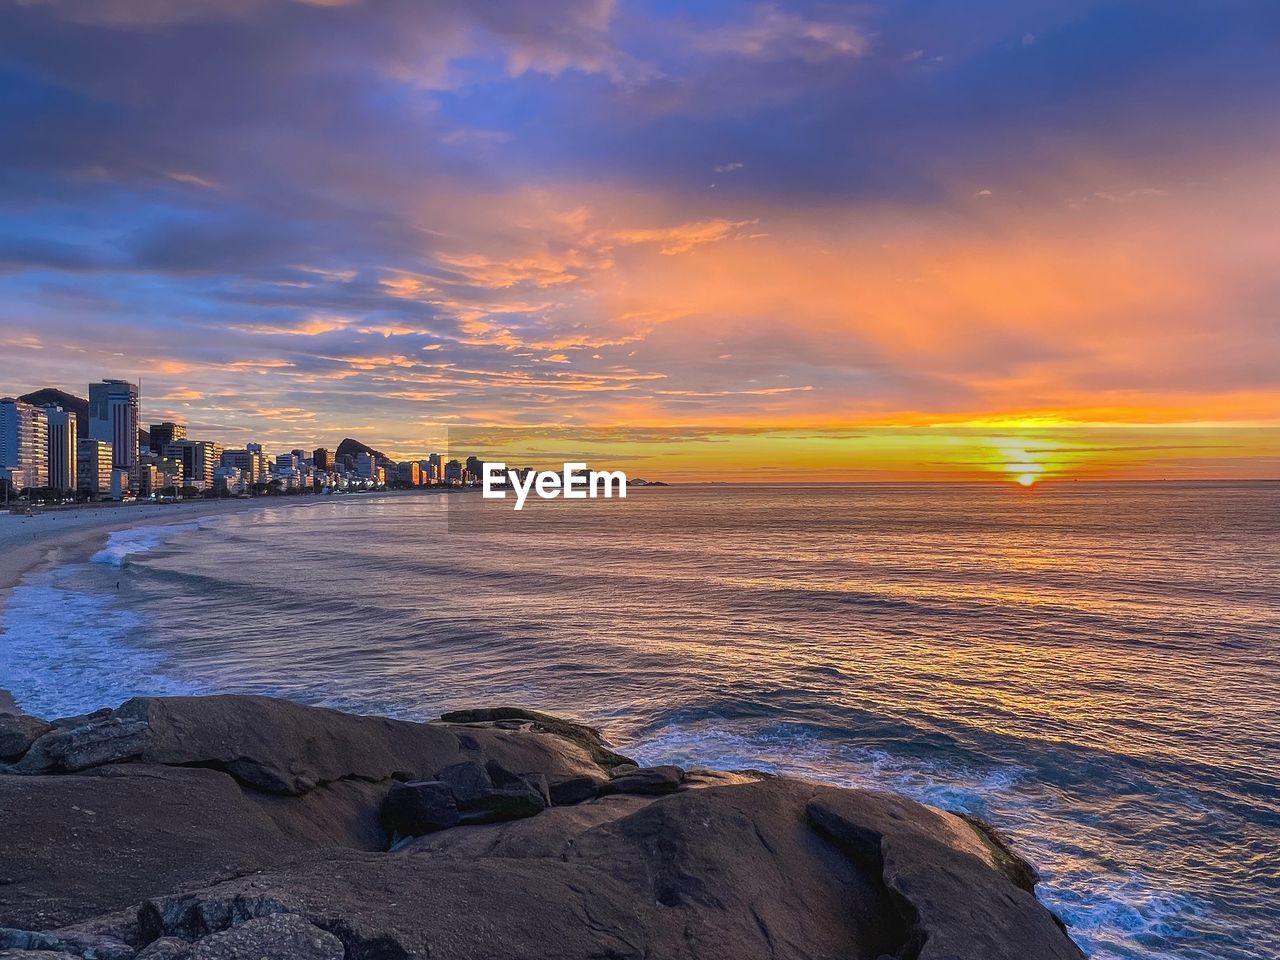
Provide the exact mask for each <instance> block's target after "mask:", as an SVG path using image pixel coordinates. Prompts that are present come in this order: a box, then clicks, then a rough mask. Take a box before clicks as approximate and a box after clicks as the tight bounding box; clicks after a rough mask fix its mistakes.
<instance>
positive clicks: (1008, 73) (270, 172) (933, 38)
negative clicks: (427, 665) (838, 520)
mask: <svg viewBox="0 0 1280 960" xmlns="http://www.w3.org/2000/svg"><path fill="white" fill-rule="evenodd" d="M532 9H533V8H531V7H529V6H528V5H521V4H510V3H505V2H502V3H494V4H485V5H470V4H462V3H454V2H443V3H437V4H429V5H428V4H411V3H405V2H373V0H369V2H336V0H328V2H324V3H321V2H296V3H287V4H272V3H266V2H261V0H237V2H234V3H231V2H217V0H200V2H193V3H188V4H182V5H163V4H151V3H136V2H129V0H47V2H41V3H30V4H21V5H18V6H16V7H15V6H8V7H7V8H6V9H5V11H4V14H3V17H4V23H5V27H6V29H5V30H3V31H0V63H3V64H4V68H5V72H4V77H3V80H2V81H0V82H2V83H3V84H4V86H5V88H6V89H7V91H8V92H9V94H10V96H8V97H6V98H3V101H2V103H3V105H0V115H2V116H3V117H4V123H5V129H6V130H7V131H10V135H9V136H7V138H6V139H7V141H8V142H7V144H6V147H5V149H4V150H3V151H2V152H0V205H2V206H3V209H4V210H5V213H6V221H7V223H6V226H5V228H4V229H3V231H0V293H2V294H3V297H2V298H0V353H2V354H3V355H4V357H5V358H6V359H7V360H9V361H10V362H9V363H8V364H7V369H6V371H5V374H4V380H5V383H4V385H3V388H4V392H5V393H6V394H12V395H15V396H17V395H20V394H24V393H27V392H29V391H32V390H36V389H40V388H44V387H61V388H64V389H68V390H69V391H70V392H73V393H78V392H79V390H81V389H83V387H82V385H83V384H86V383H88V382H90V381H91V380H97V379H100V378H101V377H103V376H108V377H118V378H121V379H125V380H129V381H135V380H137V379H139V378H141V379H142V381H143V382H144V385H145V390H146V392H147V397H148V401H147V403H148V408H149V412H148V413H147V417H148V418H150V419H154V420H157V421H159V420H165V419H173V420H180V421H183V422H185V423H187V424H189V425H190V428H191V431H192V434H193V435H208V436H218V437H221V438H225V442H227V443H228V444H236V443H244V442H249V441H251V440H258V441H260V442H263V443H265V444H268V445H270V446H272V447H273V448H276V449H284V448H288V447H289V446H290V445H304V446H307V447H308V448H310V447H311V446H318V445H322V444H326V443H327V444H334V443H336V440H337V439H339V438H342V437H345V436H350V437H355V438H358V439H360V440H361V441H363V442H365V443H368V444H369V445H370V446H373V447H376V448H378V449H380V450H384V451H385V452H387V453H388V454H390V455H392V456H394V457H397V458H399V457H408V456H410V455H419V454H424V453H425V452H428V451H430V450H432V449H435V448H440V447H442V446H443V445H444V442H445V441H446V440H447V438H448V437H449V436H454V437H455V438H456V437H459V436H460V437H464V438H465V439H466V442H467V445H469V446H473V447H474V446H477V445H480V444H481V443H482V442H485V441H491V442H492V444H491V445H495V446H502V445H504V444H506V445H509V446H514V447H516V448H518V449H519V450H521V451H522V452H524V453H527V454H528V455H530V456H542V455H543V454H546V455H547V456H546V457H545V458H544V459H548V460H554V459H557V457H556V455H557V454H559V453H562V452H563V453H566V454H571V455H574V456H577V455H582V456H585V457H588V458H590V459H592V460H595V461H599V462H600V463H602V464H613V465H617V466H623V467H625V468H626V469H628V471H630V472H635V473H637V474H639V475H645V476H647V475H653V476H655V477H660V478H662V479H670V480H698V479H731V480H750V479H762V480H767V479H771V478H784V477H785V478H787V479H811V480H858V479H868V480H877V479H938V480H972V479H981V478H1005V479H1018V478H1027V477H1029V478H1031V480H1032V481H1035V480H1039V479H1052V478H1064V479H1094V478H1135V479H1165V478H1170V479H1176V478H1188V477H1190V478H1197V477H1198V478H1205V477H1224V478H1233V477H1234V478H1276V477H1280V440H1278V438H1280V317H1277V310H1278V309H1280V307H1278V305H1277V298H1278V296H1280V292H1278V291H1277V289H1276V286H1275V280H1274V278H1275V276H1276V275H1277V271H1278V270H1280V263H1278V260H1280V258H1278V257H1277V254H1276V251H1277V250H1280V237H1278V236H1277V230H1278V228H1277V227H1276V224H1277V223H1280V217H1277V214H1280V175H1278V174H1277V173H1276V168H1275V164H1274V161H1273V158H1274V156H1275V153H1276V149H1277V147H1280V142H1278V141H1280V133H1278V132H1277V131H1280V124H1277V123H1275V121H1276V119H1278V118H1277V112H1278V110H1277V106H1276V104H1277V102H1278V98H1277V93H1280V67H1277V65H1276V61H1275V58H1274V56H1273V55H1272V53H1273V52H1272V51H1271V50H1270V47H1269V44H1268V39H1267V38H1268V37H1273V36H1275V35H1276V32H1277V31H1280V10H1277V8H1275V6H1274V5H1268V4H1265V3H1261V2H1252V3H1250V2H1229V3H1227V4H1225V5H1168V4H1157V3H1109V4H1084V5H1082V4H1068V3H1063V2H1057V0H1036V2H1032V3H1026V4H1019V5H1015V6H1014V7H1010V6H1009V5H1007V4H1003V3H996V2H994V0H992V2H985V0H984V2H979V3H977V4H973V5H967V6H965V8H964V9H960V8H957V7H954V6H951V7H948V6H947V5H927V4H915V5H901V4H888V3H868V4H859V5H856V6H853V5H839V4H828V3H816V2H815V3H808V2H787V3H761V4H727V3H708V4H699V5H697V7H696V8H690V9H685V8H684V7H682V5H678V4H669V3H665V2H662V3H660V2H647V3H639V2H617V3H613V2H607V0H556V2H553V3H548V4H545V5H539V6H538V7H537V10H536V12H531V10H532ZM192 65H198V68H197V67H195V66H192ZM485 445H490V444H488V443H485ZM509 459H516V460H518V459H519V455H516V456H513V457H510V458H509Z"/></svg>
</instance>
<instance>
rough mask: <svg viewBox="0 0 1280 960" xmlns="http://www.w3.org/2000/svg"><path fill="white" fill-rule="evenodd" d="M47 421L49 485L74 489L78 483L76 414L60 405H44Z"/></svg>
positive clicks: (58, 488) (62, 488)
mask: <svg viewBox="0 0 1280 960" xmlns="http://www.w3.org/2000/svg"><path fill="white" fill-rule="evenodd" d="M44 413H45V418H46V419H47V421H48V431H49V439H48V443H47V445H46V449H47V450H48V455H47V461H48V464H49V486H51V487H53V488H54V489H55V490H75V489H76V487H77V484H78V483H79V477H78V476H77V475H76V452H77V451H76V441H77V440H78V439H79V438H78V436H77V434H76V415H75V414H74V413H72V412H71V411H69V410H63V409H62V408H61V407H45V408H44Z"/></svg>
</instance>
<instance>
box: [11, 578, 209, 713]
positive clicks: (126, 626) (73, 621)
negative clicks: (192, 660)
mask: <svg viewBox="0 0 1280 960" xmlns="http://www.w3.org/2000/svg"><path fill="white" fill-rule="evenodd" d="M65 576H66V571H52V572H47V573H43V574H39V575H37V576H35V577H29V578H28V579H27V580H25V581H24V582H23V583H21V584H20V585H19V586H18V587H16V588H15V589H14V590H13V593H12V594H11V595H10V598H9V602H8V604H7V606H6V607H5V610H4V613H3V617H2V618H0V678H2V679H3V686H5V687H7V688H8V689H9V690H10V691H12V693H13V695H14V697H15V698H16V699H17V701H18V704H19V705H20V706H21V707H22V708H23V709H24V710H26V711H27V712H29V713H33V714H35V715H37V716H45V717H57V716H71V715H74V714H78V713H85V712H87V711H90V710H95V709H97V708H99V707H103V706H118V705H119V704H120V703H121V702H123V701H124V700H127V699H128V698H129V697H133V696H140V695H143V694H151V695H174V694H182V693H196V692H199V691H198V689H197V688H196V687H195V686H194V685H193V684H189V683H183V682H181V681H179V680H176V679H174V678H172V677H169V676H166V675H165V674H163V673H161V672H160V671H159V668H160V666H161V664H162V663H163V662H164V660H165V658H164V656H163V655H162V654H160V653H159V652H157V651H154V650H148V649H145V648H143V647H140V646H138V645H136V641H137V639H138V632H139V627H140V618H139V617H138V616H137V615H136V614H134V613H131V612H130V611H128V610H125V609H122V608H121V607H120V605H119V604H117V603H116V602H115V600H114V597H111V596H108V595H105V594H100V593H94V592H87V591H80V590H76V589H72V588H71V587H69V586H68V585H67V584H66V583H65V579H64V578H65Z"/></svg>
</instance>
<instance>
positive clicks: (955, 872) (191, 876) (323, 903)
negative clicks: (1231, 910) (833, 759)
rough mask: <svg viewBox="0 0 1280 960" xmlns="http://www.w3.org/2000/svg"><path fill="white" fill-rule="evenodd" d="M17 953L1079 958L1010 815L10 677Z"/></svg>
mask: <svg viewBox="0 0 1280 960" xmlns="http://www.w3.org/2000/svg"><path fill="white" fill-rule="evenodd" d="M0 761H3V762H2V763H0V809H3V810H4V811H5V826H4V840H3V851H4V852H3V856H0V928H2V929H0V957H3V958H5V960H69V958H82V960H187V958H190V960H219V958H221V960H233V958H251V960H258V958H263V957H265V958H272V960H275V958H302V960H340V958H347V960H359V958H387V960H403V958H432V960H521V958H527V960H548V958H561V960H578V958H581V960H586V958H619V960H620V958H636V960H640V958H650V960H681V958H689V960H692V958H724V960H751V958H774V960H784V958H796V960H799V958H837V957H839V958H850V960H858V958H867V960H884V958H895V960H943V958H972V960H1039V958H1046V960H1049V958H1053V960H1068V958H1070V960H1080V958H1081V957H1082V956H1083V954H1082V953H1081V952H1080V951H1079V949H1077V947H1076V946H1075V944H1074V943H1073V942H1072V941H1071V940H1070V938H1069V937H1068V936H1067V935H1066V933H1065V931H1064V929H1063V927H1062V925H1061V924H1060V922H1059V921H1058V920H1057V918H1055V917H1054V916H1053V914H1052V913H1050V912H1049V910H1047V909H1046V908H1045V907H1044V906H1043V905H1041V904H1040V902H1039V901H1037V899H1036V897H1035V895H1034V886H1035V875H1034V872H1033V871H1032V869H1031V868H1030V866H1029V865H1028V864H1027V863H1026V862H1025V861H1024V860H1023V859H1022V858H1021V857H1019V856H1018V855H1017V854H1016V853H1015V852H1013V851H1012V850H1011V849H1010V848H1009V846H1008V845H1007V844H1006V843H1005V842H1004V841H1003V840H1002V839H1001V838H1000V837H999V836H998V835H997V834H996V832H995V831H994V830H992V829H991V828H990V827H988V826H986V825H984V824H982V823H980V822H978V821H976V820H973V819H969V818H966V817H961V816H958V815H955V814H951V813H945V812H942V811H939V810H936V809H933V808H930V807H926V806H923V805H921V804H919V803H915V802H913V801H911V800H907V799H905V798H903V797H900V796H896V795H894V794H889V793H877V792H871V791H863V790H846V789H840V788H836V787H830V786H823V785H820V784H816V783H809V782H804V781H800V780H792V779H785V778H777V777H768V776H765V775H763V774H759V773H753V772H737V773H726V772H719V771H712V770H703V769H682V768H679V767H675V766H658V767H647V768H646V767H641V766H638V765H637V764H636V763H634V762H633V761H631V760H630V759H628V758H627V757H625V756H622V755H620V754H619V753H617V752H615V751H614V750H613V749H612V748H610V746H609V745H608V744H606V743H605V742H604V740H603V739H602V738H601V736H600V734H599V732H598V731H596V730H595V729H594V728H592V727H589V726H584V725H582V724H579V723H575V722H572V721H569V720H564V719H560V718H558V717H554V716H550V715H547V714H543V713H537V712H533V711H528V710H522V709H518V708H511V707H502V708H494V709H476V710H464V711H459V712H455V713H450V714H446V715H445V716H444V717H442V718H440V720H438V721H433V722H430V723H411V722H406V721H400V720H391V719H386V718H382V717H365V716H354V715H350V714H345V713H340V712H337V711H334V710H327V709H321V708H316V707H307V706H301V705H299V704H295V703H291V702H286V701H282V700H274V699H270V698H265V697H243V696H210V697H176V698H140V699H134V700H130V701H128V702H127V703H125V704H124V705H123V706H121V707H119V708H117V709H104V710H100V711H98V712H96V713H93V714H89V715H86V716H79V717H70V718H65V719H61V720H53V721H46V720H41V719H37V718H34V717H29V716H25V715H23V714H21V713H20V712H19V710H18V705H15V704H14V703H13V702H12V700H6V699H5V698H4V697H3V696H0Z"/></svg>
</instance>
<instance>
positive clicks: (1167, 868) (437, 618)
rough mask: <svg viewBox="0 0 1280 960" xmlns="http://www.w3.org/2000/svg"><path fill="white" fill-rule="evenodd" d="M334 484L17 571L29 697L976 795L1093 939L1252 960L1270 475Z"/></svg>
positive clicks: (1257, 908)
mask: <svg viewBox="0 0 1280 960" xmlns="http://www.w3.org/2000/svg"><path fill="white" fill-rule="evenodd" d="M501 507H502V505H501V504H498V505H497V507H496V508H495V507H494V505H493V504H492V503H486V502H483V501H481V500H480V498H479V497H478V496H475V495H471V494H460V495H443V494H422V495H405V496H394V497H390V496H389V497H382V498H335V499H324V500H322V501H316V502H313V503H311V504H310V505H308V506H304V507H298V508H294V507H289V508H276V507H268V508H266V509H254V510H250V511H246V512H244V513H238V514H230V515H225V516H220V517H218V518H216V519H212V520H206V521H199V522H188V523H184V524H179V525H175V526H172V527H168V528H145V529H141V530H133V531H127V532H124V533H119V534H114V535H112V536H111V538H110V541H109V543H108V545H107V547H106V548H105V549H104V550H103V551H102V552H100V553H99V554H98V555H97V556H96V557H95V558H94V562H91V563H88V564H83V565H78V566H75V567H69V568H63V569H61V570H57V571H46V572H42V573H39V574H36V575H34V576H32V577H29V578H28V579H27V581H25V582H24V584H23V585H22V586H20V587H19V588H18V589H17V590H16V591H15V592H14V594H13V596H12V598H11V601H10V603H9V605H8V607H7V608H6V610H5V611H4V614H3V622H2V624H0V630H2V631H3V632H2V633H0V678H3V679H2V680H0V686H6V687H9V688H10V689H12V690H13V692H14V693H15V695H16V696H17V698H18V700H19V702H20V703H23V704H25V705H26V707H27V708H28V709H29V710H31V711H32V712H35V713H42V714H46V715H54V714H69V713H75V712H81V711H84V710H88V709H92V708H94V707H97V706H101V705H104V704H115V703H118V702H120V701H121V700H122V699H124V698H126V697H128V696H132V695H135V694H140V693H159V694H171V693H183V692H192V693H197V692H219V691H234V692H253V693H266V694H274V695H278V696H284V697H290V698H293V699H296V700H300V701H304V702H308V703H318V704H326V705H330V706H335V707H340V708H343V709H347V710H355V711H360V712H368V713H386V714H393V715H396V716H402V717H407V718H429V717H433V716H436V715H438V714H439V713H440V712H441V711H443V710H446V709H450V708H456V707H462V706H468V705H483V704H496V703H500V702H501V703H512V704H520V705H526V706H530V707H536V708H541V709H546V710H550V711H553V712H559V713H563V714H567V715H572V716H576V717H580V718H582V719H585V720H588V721H591V722H593V723H597V724H599V725H601V726H602V727H603V728H604V729H605V731H606V733H607V734H608V736H609V737H610V738H611V739H612V740H613V741H614V742H615V743H616V744H618V745H619V746H620V747H622V748H623V749H624V750H626V751H628V752H630V753H631V754H633V755H635V756H637V757H638V758H640V759H641V760H642V761H644V762H662V761H671V762H676V763H684V764H701V765H709V766H717V767H722V768H741V767H754V768H758V769H765V770H770V771H777V772H783V773H790V774H795V775H798V776H804V777H809V778H813V779H816V780H823V781H829V782H833V783H840V784H849V785H858V786H879V787H884V788H889V789H894V790H899V791H902V792H904V793H907V794H909V795H911V796H913V797H917V798H919V799H921V800H924V801H927V802H929V803H933V804H937V805H938V806H942V807H946V808H949V809H955V810H963V811H966V812H971V813H975V814H978V815H980V816H983V817H985V818H987V819H989V820H991V821H992V822H994V823H996V824H997V825H998V826H999V827H1000V828H1001V829H1002V830H1004V831H1005V832H1006V833H1007V834H1009V835H1010V836H1011V837H1012V838H1013V840H1014V841H1015V842H1016V843H1017V845H1018V846H1019V847H1020V848H1021V849H1022V850H1023V851H1024V852H1025V853H1026V854H1027V855H1028V856H1029V857H1030V858H1031V859H1032V860H1033V862H1034V863H1035V865H1036V866H1037V868H1038V869H1039V870H1040V872H1041V874H1042V885H1041V887H1040V888H1039V893H1040V895H1041V897H1042V898H1043V899H1044V900H1045V901H1046V902H1047V903H1048V904H1049V905H1050V906H1051V907H1052V908H1053V909H1054V910H1056V911H1057V912H1058V913H1059V914H1060V915H1062V916H1063V917H1064V919H1065V920H1066V921H1067V922H1068V923H1069V924H1070V926H1071V932H1072V935H1073V936H1074V937H1075V938H1076V940H1077V941H1078V942H1079V943H1080V944H1081V945H1082V946H1083V947H1084V948H1085V949H1086V951H1087V952H1089V953H1090V954H1092V955H1093V956H1095V957H1100V958H1182V960H1191V958H1205V960H1207V958H1215V960H1243V958H1251V960H1272V958H1275V957H1277V956H1280V866H1278V860H1280V856H1278V854H1280V657H1278V656H1277V652H1278V650H1280V646H1278V641H1280V485H1278V484H1266V483H1257V484H1249V483H1236V484H1225V483H1224V484H1213V483H1195V484H1174V483H1166V484H1065V483H1064V484H1055V485H1042V486H1037V487H1033V488H1031V489H1029V490H1024V489H1021V488H1012V487H1003V486H995V485H987V486H936V485H935V486H929V485H886V486H871V485H858V486H847V487H727V486H714V487H669V488H640V489H632V490H631V491H629V496H628V498H627V499H626V500H618V501H587V502H585V503H584V502H569V503H566V502H563V501H558V502H538V503H536V504H531V505H530V506H529V508H528V509H526V510H525V511H523V512H522V513H521V514H513V512H512V511H510V510H509V509H507V510H502V509H501Z"/></svg>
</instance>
